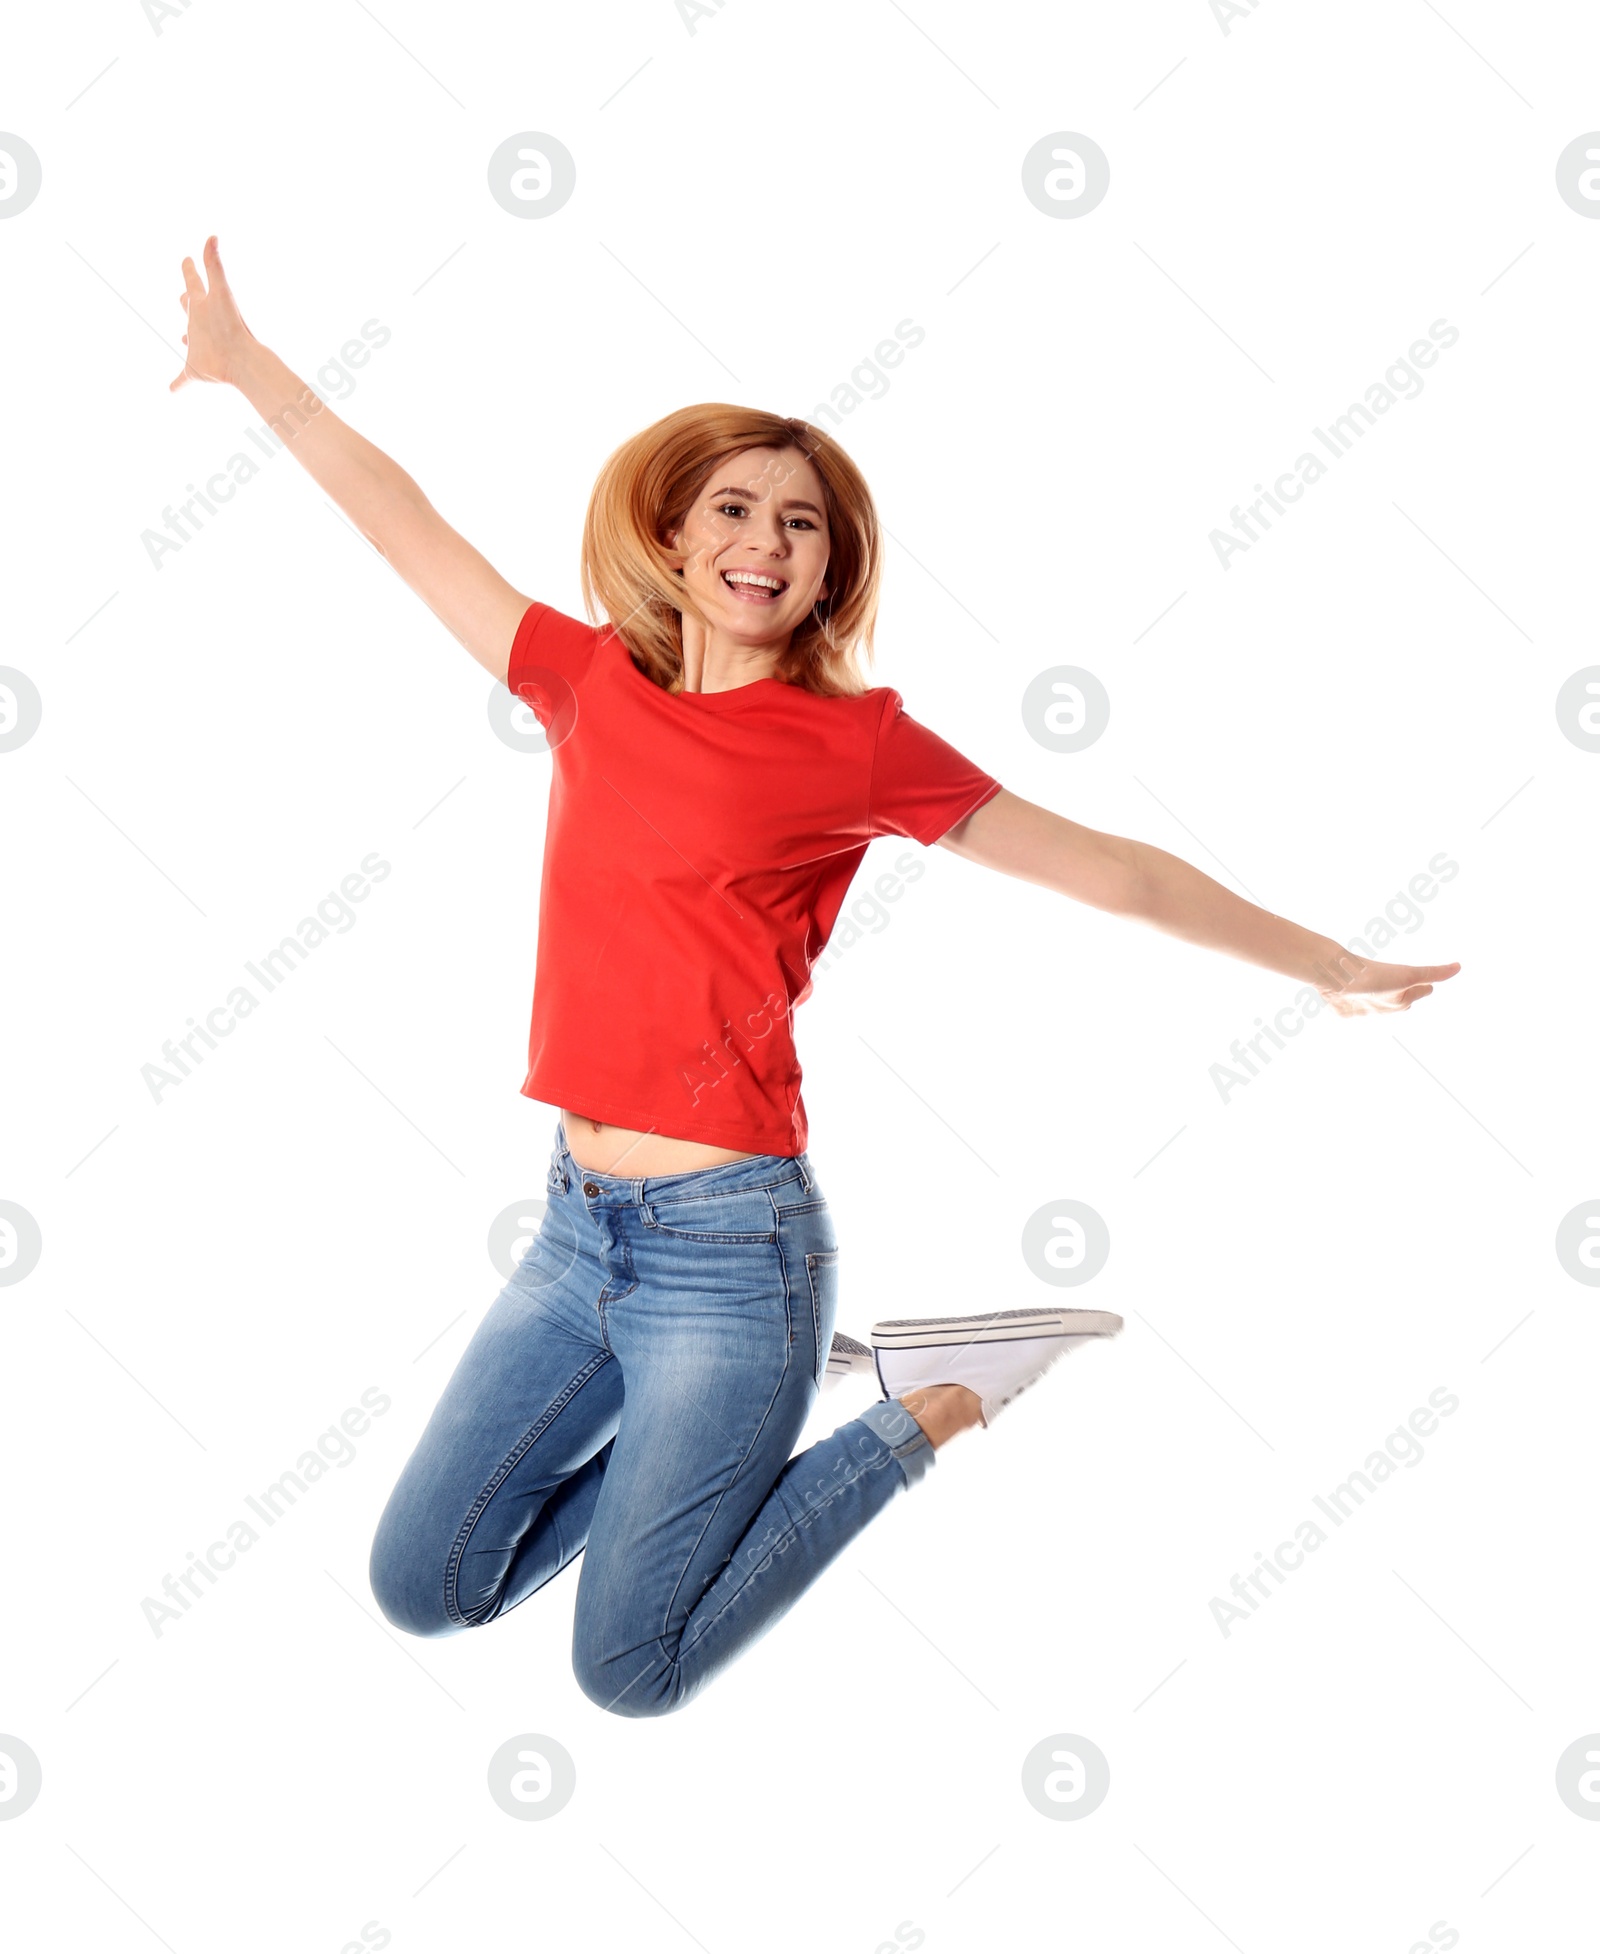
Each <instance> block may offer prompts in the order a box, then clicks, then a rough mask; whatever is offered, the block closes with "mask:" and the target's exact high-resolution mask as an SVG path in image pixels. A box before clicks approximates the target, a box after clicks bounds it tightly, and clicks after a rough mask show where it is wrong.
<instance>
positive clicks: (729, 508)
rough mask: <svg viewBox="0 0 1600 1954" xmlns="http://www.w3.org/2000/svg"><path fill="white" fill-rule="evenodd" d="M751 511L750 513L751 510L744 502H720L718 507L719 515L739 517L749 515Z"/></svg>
mask: <svg viewBox="0 0 1600 1954" xmlns="http://www.w3.org/2000/svg"><path fill="white" fill-rule="evenodd" d="M749 513H750V512H749V510H748V509H746V507H745V506H744V504H743V503H742V502H723V503H721V504H719V505H718V508H717V514H718V515H719V516H735V517H737V516H745V515H748V514H749Z"/></svg>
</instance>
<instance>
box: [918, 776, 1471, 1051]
mask: <svg viewBox="0 0 1600 1954" xmlns="http://www.w3.org/2000/svg"><path fill="white" fill-rule="evenodd" d="M939 846H940V847H941V848H948V849H949V850H950V852H951V853H952V854H953V855H960V856H962V857H963V858H964V859H965V860H967V861H969V862H978V863H980V864H981V865H982V866H983V867H984V868H995V869H999V870H1000V871H1001V873H1002V874H1005V875H1015V876H1017V877H1018V878H1019V879H1020V880H1022V881H1024V882H1037V883H1039V884H1040V885H1041V886H1042V887H1044V888H1046V889H1054V890H1056V891H1057V893H1058V894H1060V895H1064V896H1071V897H1072V899H1073V900H1074V901H1075V902H1086V903H1088V904H1090V906H1091V907H1093V908H1095V909H1105V910H1109V911H1110V912H1111V913H1112V914H1113V915H1117V916H1127V917H1130V918H1132V919H1133V920H1134V921H1136V922H1141V923H1148V924H1150V925H1151V927H1152V928H1154V929H1159V930H1165V931H1166V933H1167V934H1168V935H1169V936H1179V937H1182V938H1183V939H1184V941H1185V942H1187V943H1197V944H1199V945H1200V946H1201V948H1202V949H1206V950H1219V951H1221V952H1222V954H1223V955H1224V956H1230V957H1238V958H1239V959H1240V960H1241V961H1242V962H1244V963H1256V964H1261V965H1263V966H1264V967H1265V968H1266V969H1268V970H1277V971H1281V972H1282V973H1283V975H1284V976H1286V977H1295V978H1298V979H1299V980H1300V982H1301V983H1304V984H1311V985H1313V986H1314V987H1315V988H1316V989H1317V991H1318V992H1319V993H1320V994H1321V995H1322V997H1323V998H1325V999H1326V1000H1327V1002H1328V1003H1330V1004H1331V1005H1332V1006H1333V1008H1334V1010H1335V1011H1336V1012H1338V1013H1339V1015H1340V1016H1341V1017H1346V1018H1353V1017H1358V1016H1361V1015H1363V1014H1365V1013H1367V1012H1369V1011H1409V1010H1410V1009H1411V1006H1412V1005H1413V1004H1414V1003H1415V1002H1416V1001H1417V999H1418V998H1419V997H1426V996H1427V995H1428V993H1429V992H1430V991H1431V990H1432V989H1433V987H1434V985H1435V983H1439V982H1442V981H1443V980H1444V979H1445V978H1447V977H1453V976H1454V975H1455V974H1456V972H1457V971H1458V970H1459V969H1460V968H1461V966H1460V964H1459V963H1440V964H1423V965H1420V966H1418V965H1412V964H1398V963H1374V962H1372V961H1371V960H1370V959H1368V958H1366V957H1358V956H1356V955H1355V953H1354V952H1353V951H1350V950H1347V949H1345V947H1344V945H1343V944H1341V943H1336V942H1334V940H1333V938H1332V937H1329V936H1319V935H1317V933H1316V932H1315V931H1314V930H1308V929H1302V928H1301V927H1300V925H1299V924H1298V923H1291V922H1290V921H1289V920H1288V918H1287V917H1286V916H1275V915H1273V913H1272V912H1271V911H1270V910H1268V909H1258V908H1257V907H1256V905H1255V904H1254V903H1253V902H1246V901H1245V900H1244V898H1243V897H1242V896H1236V895H1235V894H1234V893H1233V891H1232V890H1231V889H1225V888H1224V887H1223V886H1222V884H1221V883H1220V882H1214V881H1213V880H1212V879H1211V877H1210V876H1209V875H1205V874H1203V873H1202V872H1201V871H1200V870H1199V869H1197V868H1195V867H1194V866H1193V864H1192V863H1189V862H1186V861H1183V860H1182V859H1181V858H1180V857H1178V856H1177V855H1169V854H1168V853H1167V852H1166V850H1165V849H1162V848H1152V847H1151V846H1150V844H1149V843H1148V842H1143V841H1131V840H1129V839H1128V838H1127V837H1126V836H1123V835H1110V834H1102V833H1100V832H1099V830H1098V829H1095V828H1085V827H1080V826H1079V824H1078V823H1077V822H1076V821H1069V820H1067V819H1066V817H1065V816H1064V815H1060V814H1054V813H1052V812H1051V810H1050V809H1049V808H1047V807H1039V806H1038V805H1036V804H1035V803H1034V802H1033V801H1025V800H1023V799H1022V797H1021V796H1020V795H1018V794H1013V793H1011V792H1009V791H1008V790H1007V789H1005V788H1001V790H1000V792H999V793H998V794H996V795H995V797H994V798H993V800H990V801H986V802H985V803H984V805H983V806H982V807H980V808H979V809H977V811H976V812H975V813H972V814H969V815H968V816H967V817H966V819H965V820H964V821H960V822H958V823H957V824H956V826H955V827H953V828H952V829H951V830H950V832H949V833H948V834H947V835H944V836H943V837H942V838H941V839H940V842H939Z"/></svg>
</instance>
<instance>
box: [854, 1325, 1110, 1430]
mask: <svg viewBox="0 0 1600 1954" xmlns="http://www.w3.org/2000/svg"><path fill="white" fill-rule="evenodd" d="M1121 1328H1122V1318H1121V1317H1120V1316H1113V1315H1112V1314H1111V1312H1110V1311H1109V1310H1101V1309H1001V1310H990V1311H987V1312H985V1313H984V1314H982V1315H978V1316H922V1317H910V1318H900V1319H897V1320H895V1321H891V1322H886V1323H875V1324H873V1326H872V1347H873V1355H874V1359H875V1362H876V1366H877V1372H878V1382H879V1384H880V1385H881V1386H882V1387H883V1395H884V1396H885V1397H886V1398H900V1397H904V1396H905V1394H906V1392H907V1391H911V1390H914V1389H917V1388H918V1387H924V1386H927V1385H931V1384H964V1385H965V1386H966V1387H967V1389H968V1390H969V1391H975V1392H976V1393H977V1394H978V1397H979V1398H980V1399H981V1400H982V1406H983V1422H984V1424H985V1425H987V1424H988V1423H989V1421H990V1420H991V1419H992V1418H993V1416H994V1414H995V1413H996V1412H997V1411H999V1410H1000V1408H1001V1407H1002V1406H1003V1405H1008V1404H1010V1402H1011V1400H1012V1399H1013V1398H1014V1397H1016V1396H1017V1395H1018V1393H1019V1392H1022V1391H1025V1390H1027V1388H1028V1386H1029V1385H1030V1384H1033V1383H1036V1382H1037V1381H1038V1380H1039V1379H1040V1378H1041V1377H1043V1376H1044V1374H1045V1372H1046V1371H1047V1370H1048V1369H1049V1368H1050V1366H1051V1365H1052V1364H1053V1363H1055V1361H1056V1360H1057V1358H1059V1357H1065V1356H1068V1355H1070V1353H1071V1352H1072V1351H1074V1350H1078V1349H1080V1348H1081V1347H1082V1346H1083V1345H1084V1344H1086V1343H1092V1342H1094V1341H1095V1339H1096V1338H1098V1337H1114V1336H1115V1335H1116V1334H1117V1332H1118V1331H1119V1330H1120V1329H1121Z"/></svg>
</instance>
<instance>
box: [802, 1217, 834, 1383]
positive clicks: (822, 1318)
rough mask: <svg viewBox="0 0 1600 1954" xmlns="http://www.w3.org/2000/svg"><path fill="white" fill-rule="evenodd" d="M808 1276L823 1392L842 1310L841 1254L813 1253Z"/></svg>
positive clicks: (829, 1250) (825, 1250)
mask: <svg viewBox="0 0 1600 1954" xmlns="http://www.w3.org/2000/svg"><path fill="white" fill-rule="evenodd" d="M806 1276H807V1278H808V1286H809V1287H810V1290H811V1324H812V1329H813V1332H814V1334H815V1336H816V1340H817V1341H816V1380H817V1388H818V1389H819V1390H820V1389H821V1388H822V1380H823V1377H824V1376H825V1375H826V1373H827V1369H828V1351H829V1349H830V1347H831V1346H832V1343H833V1324H834V1318H835V1317H836V1316H837V1315H838V1310H839V1251H838V1250H837V1249H836V1248H823V1249H813V1250H812V1251H811V1252H810V1253H809V1254H808V1255H807V1256H806Z"/></svg>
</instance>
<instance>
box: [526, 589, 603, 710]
mask: <svg viewBox="0 0 1600 1954" xmlns="http://www.w3.org/2000/svg"><path fill="white" fill-rule="evenodd" d="M603 635H604V634H603V633H602V632H600V631H597V630H596V629H595V627H594V626H593V625H592V624H583V623H580V622H579V620H578V619H577V618H575V617H567V616H566V615H565V614H564V613H563V612H561V611H553V610H551V608H550V606H549V605H548V604H530V605H529V606H528V608H527V609H526V610H525V611H524V612H523V614H522V622H521V623H520V624H519V625H518V626H517V635H516V636H515V638H513V639H512V641H511V661H510V665H509V667H508V669H507V671H506V687H507V689H508V690H509V691H510V692H511V693H512V694H513V696H514V697H516V698H519V699H521V700H522V701H523V702H524V703H525V704H526V705H527V706H529V707H530V708H531V710H532V712H533V715H534V717H535V718H536V719H537V720H538V721H539V724H540V725H541V726H544V727H546V728H549V727H550V726H551V725H552V722H561V723H567V724H570V722H571V720H572V718H573V717H574V716H575V714H576V712H577V702H578V694H579V692H580V691H581V690H582V687H583V682H584V680H585V678H586V677H587V676H588V673H589V668H590V666H591V665H592V664H593V662H594V653H595V646H596V645H597V644H598V643H599V641H600V639H601V637H602V636H603Z"/></svg>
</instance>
